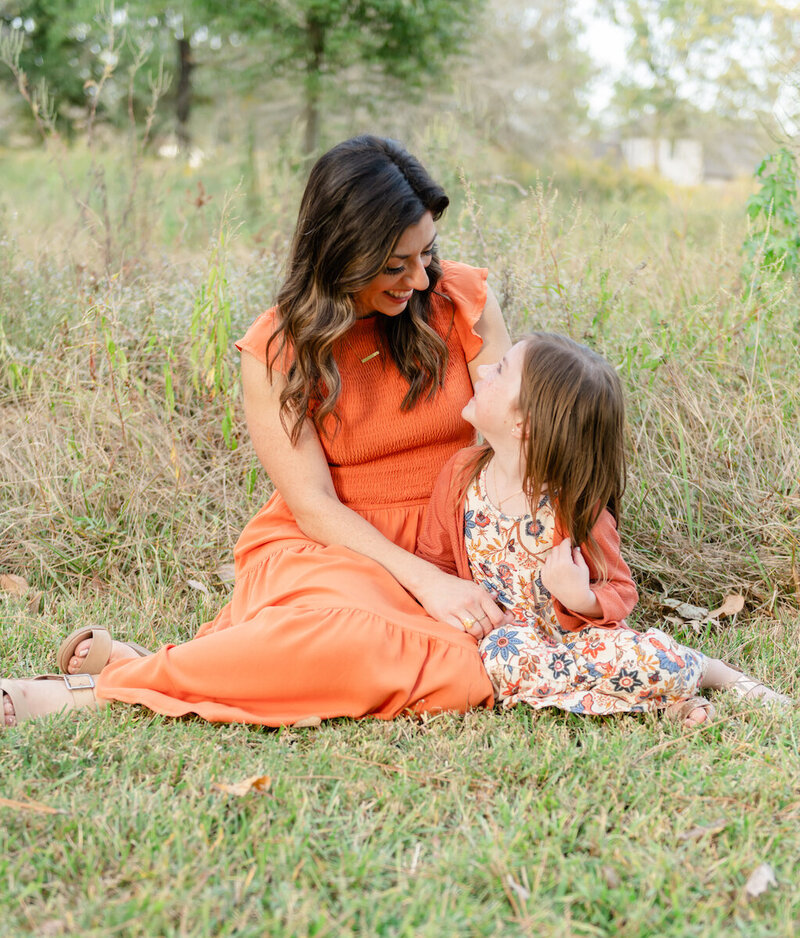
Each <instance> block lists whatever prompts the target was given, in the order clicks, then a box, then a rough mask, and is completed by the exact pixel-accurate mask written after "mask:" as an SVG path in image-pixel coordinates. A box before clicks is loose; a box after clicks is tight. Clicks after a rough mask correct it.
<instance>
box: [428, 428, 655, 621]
mask: <svg viewBox="0 0 800 938" xmlns="http://www.w3.org/2000/svg"><path fill="white" fill-rule="evenodd" d="M478 451H479V447H477V446H470V447H467V448H466V449H462V450H459V451H458V452H457V453H456V454H455V456H453V457H452V458H451V459H450V460H449V461H448V462H447V463H445V466H444V468H443V469H442V471H441V473H440V474H439V478H438V479H437V480H436V485H435V486H434V489H433V494H432V495H431V500H430V502H429V504H428V510H427V511H426V513H425V519H424V521H423V525H422V531H421V533H420V537H419V540H418V542H417V550H416V553H417V555H418V556H419V557H422V559H423V560H428V561H430V563H433V564H436V566H437V567H439V568H440V569H441V570H444V572H445V573H451V574H453V575H454V576H460V577H461V578H462V579H464V580H471V579H472V574H471V573H470V569H469V560H468V559H467V549H466V546H465V544H464V510H463V508H464V506H463V504H462V503H460V502H457V501H456V496H457V495H458V491H459V488H460V483H463V481H464V478H465V476H466V474H467V473H468V472H469V470H470V467H471V466H472V465H473V462H474V459H475V456H476V454H477V453H478ZM592 535H593V536H594V539H595V541H596V542H597V545H598V547H599V548H600V550H601V551H602V553H603V557H604V559H605V562H606V570H607V573H606V578H605V579H604V580H599V579H597V576H598V571H597V569H596V567H595V565H594V564H593V563H592V561H591V559H590V558H589V557H588V555H587V554H586V552H585V551H584V550H583V549H582V548H581V552H582V553H583V556H584V559H585V560H586V563H587V565H588V567H589V575H590V577H591V579H592V590H593V591H594V594H595V595H596V596H597V601H598V602H599V603H600V607H601V609H602V610H603V611H602V615H601V616H600V617H599V618H597V619H591V618H588V617H587V616H583V615H580V614H579V613H577V612H572V611H571V610H569V609H567V608H566V607H565V606H563V605H562V604H561V603H560V602H559V601H558V600H557V599H556V598H555V597H553V608H554V611H555V614H556V617H557V619H558V621H559V623H560V624H561V627H562V628H563V629H566V630H567V631H568V632H577V631H579V630H580V629H583V628H588V627H589V626H602V627H604V628H619V627H624V626H625V622H624V619H625V616H626V615H628V614H629V613H630V612H631V610H632V609H633V607H634V606H635V605H636V602H637V600H638V599H639V595H638V593H637V592H636V587H635V586H634V585H633V580H632V579H631V571H630V568H629V567H628V565H627V564H626V563H625V561H624V560H623V559H622V555H621V554H620V550H619V543H620V542H619V534H618V533H617V525H616V522H615V521H614V518H613V516H612V515H611V513H610V512H609V511H607V510H605V509H604V510H603V511H602V512H601V514H600V517H599V518H598V519H597V523H596V524H595V526H594V528H593V529H592ZM564 536H565V534H564V531H563V529H562V527H561V524H560V522H559V520H558V517H556V527H555V533H554V535H553V546H555V545H556V544H560V543H561V541H563V540H564Z"/></svg>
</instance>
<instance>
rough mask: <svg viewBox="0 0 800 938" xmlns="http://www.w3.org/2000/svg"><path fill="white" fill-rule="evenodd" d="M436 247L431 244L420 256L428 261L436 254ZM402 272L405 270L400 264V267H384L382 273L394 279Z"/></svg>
mask: <svg viewBox="0 0 800 938" xmlns="http://www.w3.org/2000/svg"><path fill="white" fill-rule="evenodd" d="M436 247H437V245H436V243H435V242H434V244H432V245H431V246H430V247H429V248H425V250H424V251H423V252H422V256H423V257H427V258H429V259H430V258H431V257H433V255H434V254H435V253H436ZM425 266H426V267H427V266H428V265H427V264H426V265H425ZM404 270H405V266H403V265H402V264H401V265H400V267H384V268H383V272H384V273H385V274H389V276H390V277H396V276H397V275H398V274H402V273H403V271H404Z"/></svg>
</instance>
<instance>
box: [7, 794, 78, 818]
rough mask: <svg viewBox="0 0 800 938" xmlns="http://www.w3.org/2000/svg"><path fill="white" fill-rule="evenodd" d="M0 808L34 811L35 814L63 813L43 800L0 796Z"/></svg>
mask: <svg viewBox="0 0 800 938" xmlns="http://www.w3.org/2000/svg"><path fill="white" fill-rule="evenodd" d="M0 808H14V809H15V810H17V811H33V812H34V813H35V814H63V813H64V812H63V811H59V810H58V809H57V808H51V807H50V805H49V804H42V803H41V801H15V800H14V799H13V798H0Z"/></svg>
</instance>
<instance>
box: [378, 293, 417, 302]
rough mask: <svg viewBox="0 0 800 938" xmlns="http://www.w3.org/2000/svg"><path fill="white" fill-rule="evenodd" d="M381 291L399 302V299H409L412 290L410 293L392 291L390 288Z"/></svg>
mask: <svg viewBox="0 0 800 938" xmlns="http://www.w3.org/2000/svg"><path fill="white" fill-rule="evenodd" d="M383 292H384V293H385V294H386V295H387V296H388V297H391V299H393V300H397V301H398V302H399V301H401V300H410V299H411V297H412V296H413V292H414V291H413V290H412V291H411V293H392V292H391V290H384V291H383Z"/></svg>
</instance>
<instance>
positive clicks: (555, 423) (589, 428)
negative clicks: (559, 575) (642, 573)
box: [464, 332, 626, 576]
mask: <svg viewBox="0 0 800 938" xmlns="http://www.w3.org/2000/svg"><path fill="white" fill-rule="evenodd" d="M523 341H524V342H525V343H526V347H525V354H524V356H523V364H522V380H521V383H520V395H519V405H518V406H519V410H520V413H521V415H522V426H523V435H522V440H521V444H520V445H521V448H522V453H521V455H522V459H523V462H524V474H523V488H524V491H525V494H526V496H527V498H528V503H529V506H530V511H531V514H535V512H536V506H537V504H538V501H539V498H540V497H541V493H542V490H543V489H545V488H547V491H548V492H549V493H550V496H551V498H553V500H554V508H555V510H556V514H557V516H558V518H559V521H560V523H561V526H562V528H563V529H564V533H565V534H566V535H568V536H569V538H570V540H571V541H572V543H573V544H574V545H575V546H579V545H580V546H582V547H585V548H586V550H587V552H588V553H589V555H590V557H591V559H592V561H593V562H594V564H595V566H596V567H597V569H598V570H599V571H600V574H601V576H605V575H606V573H607V571H606V570H605V564H604V561H603V556H602V553H601V551H600V549H599V547H598V545H597V543H596V541H595V540H594V538H593V537H592V528H593V527H594V525H595V524H596V523H597V519H598V517H599V516H600V512H601V511H602V510H603V509H604V508H607V509H608V510H609V511H610V512H611V514H612V515H613V516H614V518H615V519H616V521H617V523H619V519H620V510H621V501H622V494H623V492H624V491H625V483H626V465H625V448H624V429H625V400H624V395H623V392H622V385H621V383H620V380H619V378H618V376H617V373H616V372H615V371H614V369H613V368H612V367H611V365H610V364H609V363H608V362H607V361H606V360H605V359H604V358H603V357H602V356H600V355H598V354H597V353H596V352H593V351H592V350H591V349H589V348H587V347H586V346H585V345H579V344H578V343H577V342H574V341H573V340H572V339H568V338H567V337H566V336H560V335H555V334H553V333H546V332H534V333H532V334H530V335H528V336H525V337H524V338H523ZM492 455H493V451H492V449H491V447H490V446H485V447H483V448H482V449H481V451H480V452H479V453H478V455H477V456H476V460H475V464H474V466H473V467H472V469H471V472H470V474H469V476H470V478H469V479H468V480H467V483H466V486H467V487H468V486H469V484H470V481H471V480H472V479H474V478H475V477H476V476H477V474H478V473H479V472H480V471H481V469H482V468H483V467H484V466H485V465H486V464H487V463H488V462H489V460H490V459H491V458H492ZM464 491H465V492H466V488H465V490H464Z"/></svg>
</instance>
